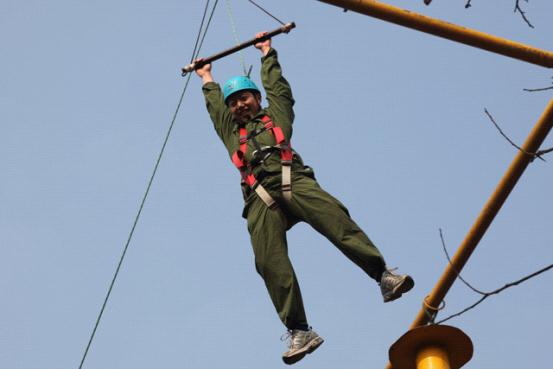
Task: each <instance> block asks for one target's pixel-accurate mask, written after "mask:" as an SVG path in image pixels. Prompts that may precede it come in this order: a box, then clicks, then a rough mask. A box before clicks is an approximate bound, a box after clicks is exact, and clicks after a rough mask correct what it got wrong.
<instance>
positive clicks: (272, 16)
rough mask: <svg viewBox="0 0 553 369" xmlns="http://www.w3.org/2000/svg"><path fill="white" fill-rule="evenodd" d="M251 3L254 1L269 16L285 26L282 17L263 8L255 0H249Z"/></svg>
mask: <svg viewBox="0 0 553 369" xmlns="http://www.w3.org/2000/svg"><path fill="white" fill-rule="evenodd" d="M248 1H249V2H250V3H252V4H253V5H255V6H257V7H258V8H259V9H261V11H262V12H263V13H265V14H267V15H268V16H269V17H271V18H273V19H274V20H276V21H277V22H278V23H280V24H281V25H282V26H284V22H283V21H281V20H280V19H278V18H277V17H275V16H274V15H272V14H271V13H269V12H268V11H267V10H265V9H263V8H262V7H261V6H260V5H258V4H257V3H256V2H255V1H253V0H248Z"/></svg>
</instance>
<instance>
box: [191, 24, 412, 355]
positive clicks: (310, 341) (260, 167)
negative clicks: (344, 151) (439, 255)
mask: <svg viewBox="0 0 553 369" xmlns="http://www.w3.org/2000/svg"><path fill="white" fill-rule="evenodd" d="M263 35H265V33H264V32H262V33H258V34H257V35H256V37H257V38H259V37H261V36H263ZM255 47H256V48H257V49H259V50H260V51H261V53H262V55H263V56H262V58H261V61H262V64H261V80H262V82H263V87H264V89H265V92H266V94H267V100H268V102H269V105H268V107H267V108H262V107H261V93H260V91H259V89H258V88H257V86H256V85H255V84H254V83H253V82H252V81H251V80H250V79H249V78H248V77H243V76H240V77H234V78H231V79H230V80H229V81H228V82H227V83H225V85H223V89H222V91H221V88H220V86H219V85H218V84H217V83H215V82H214V80H213V76H212V74H211V65H210V64H206V65H205V66H203V67H202V68H199V69H197V70H196V73H197V74H198V76H199V77H201V79H202V83H203V87H202V90H203V93H204V96H205V100H206V105H207V110H208V112H209V115H210V117H211V120H212V121H213V124H214V127H215V130H216V132H217V134H218V135H219V137H220V138H221V140H222V141H223V143H224V145H225V147H226V148H227V150H228V153H229V155H230V157H231V159H232V162H233V163H234V164H235V166H236V167H237V168H238V169H239V171H240V173H241V175H242V189H243V193H244V199H245V206H244V211H243V214H242V215H243V217H244V218H246V219H247V223H248V231H249V233H250V236H251V242H252V245H253V251H254V254H255V266H256V269H257V272H258V273H259V274H260V275H261V277H262V278H263V280H264V281H265V285H266V287H267V289H268V291H269V295H270V297H271V300H272V302H273V304H274V306H275V308H276V310H277V312H278V315H279V317H280V319H281V320H282V322H283V323H284V325H285V326H286V328H287V329H288V332H289V333H288V335H289V338H290V344H289V349H288V351H287V352H285V353H284V354H283V356H282V358H283V360H284V362H285V363H286V364H293V363H295V362H297V361H299V360H301V359H302V358H303V357H304V356H305V355H306V354H308V353H311V352H313V351H314V350H316V349H317V348H318V347H319V346H320V345H321V344H322V343H323V338H322V337H320V336H319V335H318V334H317V333H315V331H313V330H312V329H311V327H310V326H309V325H308V322H307V318H306V315H305V311H304V306H303V301H302V297H301V292H300V288H299V285H298V281H297V279H296V275H295V273H294V270H293V268H292V264H291V262H290V259H289V258H288V252H287V248H288V246H287V242H286V231H287V230H288V229H290V228H291V227H292V226H293V225H294V224H295V223H297V222H300V221H304V222H307V223H309V224H310V225H311V226H312V227H313V228H315V230H317V231H318V232H319V233H321V234H322V235H324V236H325V237H327V238H328V239H329V240H330V241H331V242H332V243H333V244H334V245H335V246H336V247H337V248H338V249H339V250H340V251H342V252H343V253H344V254H345V255H346V256H347V257H348V258H349V259H350V260H351V261H353V262H354V263H355V264H357V265H358V266H359V267H361V269H363V271H365V273H367V274H368V275H369V276H370V277H371V278H373V279H375V280H376V281H377V282H378V283H379V284H380V288H381V292H382V295H383V298H384V302H388V301H392V300H395V299H397V298H399V297H400V296H401V295H402V294H403V293H405V292H407V291H409V290H410V289H411V288H413V286H414V281H413V279H412V278H411V277H410V276H407V275H396V274H394V273H392V272H391V271H389V270H387V269H386V265H385V263H384V259H383V257H382V255H381V254H380V252H379V251H378V249H377V248H376V247H375V246H374V244H373V243H372V242H371V241H370V240H369V238H368V237H367V236H366V235H365V233H364V232H363V231H362V230H361V229H360V228H359V227H358V226H357V224H355V222H354V221H353V220H352V219H351V218H350V216H349V213H348V210H347V209H346V208H345V207H344V205H342V204H341V203H340V202H339V201H338V200H336V199H335V198H334V197H332V196H331V195H330V194H328V193H327V192H325V191H324V190H323V189H322V188H321V187H319V185H318V183H317V181H316V180H315V176H314V173H313V170H312V169H311V168H310V167H308V166H305V165H304V164H303V162H302V160H301V158H300V156H299V155H298V154H297V153H296V152H295V151H292V150H291V147H290V139H291V137H292V122H293V120H294V111H293V109H292V107H293V105H294V99H293V97H292V90H291V89H290V85H289V84H288V81H286V79H285V78H284V77H283V76H282V70H281V67H280V64H279V62H278V58H277V52H276V50H275V49H273V48H272V47H271V40H270V39H269V40H266V41H263V42H259V43H256V44H255Z"/></svg>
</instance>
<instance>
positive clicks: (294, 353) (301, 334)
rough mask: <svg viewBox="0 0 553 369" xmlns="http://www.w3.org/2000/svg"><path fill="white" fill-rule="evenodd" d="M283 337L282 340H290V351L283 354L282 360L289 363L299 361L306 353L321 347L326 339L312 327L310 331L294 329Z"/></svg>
mask: <svg viewBox="0 0 553 369" xmlns="http://www.w3.org/2000/svg"><path fill="white" fill-rule="evenodd" d="M283 337H284V338H283V339H282V340H285V339H288V340H289V344H288V351H286V352H285V353H284V354H282V360H283V361H284V362H285V363H286V364H288V365H291V364H294V363H297V362H298V361H300V360H301V359H303V357H304V356H305V355H307V354H310V353H312V352H313V351H315V350H316V349H317V348H319V346H320V345H322V344H323V342H324V339H323V338H322V337H320V336H319V335H318V334H317V333H316V332H315V331H313V330H312V329H311V328H309V330H308V331H300V330H298V329H294V330H291V331H288V333H287V334H285V335H284V336H283Z"/></svg>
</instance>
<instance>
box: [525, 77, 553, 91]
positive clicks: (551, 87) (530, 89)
mask: <svg viewBox="0 0 553 369" xmlns="http://www.w3.org/2000/svg"><path fill="white" fill-rule="evenodd" d="M551 79H553V77H551ZM523 90H524V91H528V92H537V91H547V90H553V82H551V86H549V87H543V88H524V89H523Z"/></svg>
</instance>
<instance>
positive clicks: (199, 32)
mask: <svg viewBox="0 0 553 369" xmlns="http://www.w3.org/2000/svg"><path fill="white" fill-rule="evenodd" d="M208 7H209V0H207V1H206V2H205V9H204V15H203V16H202V22H201V23H200V30H199V31H198V36H196V42H195V43H194V50H192V57H191V58H190V63H192V62H193V61H194V59H195V55H196V51H197V50H198V41H200V36H201V34H202V32H201V31H202V28H203V26H204V21H205V16H206V14H207V8H208Z"/></svg>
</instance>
